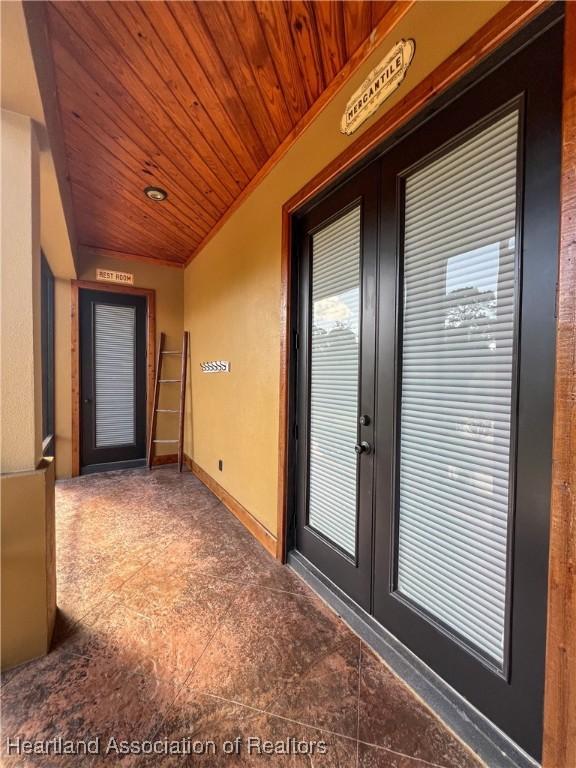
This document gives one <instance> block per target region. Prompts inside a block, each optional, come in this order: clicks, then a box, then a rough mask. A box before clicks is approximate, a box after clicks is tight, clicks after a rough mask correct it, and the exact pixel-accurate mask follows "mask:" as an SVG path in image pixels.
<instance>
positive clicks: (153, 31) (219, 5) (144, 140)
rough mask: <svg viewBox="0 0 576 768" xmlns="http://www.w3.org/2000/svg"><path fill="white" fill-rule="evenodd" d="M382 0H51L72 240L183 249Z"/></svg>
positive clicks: (226, 203) (342, 57)
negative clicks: (159, 191)
mask: <svg viewBox="0 0 576 768" xmlns="http://www.w3.org/2000/svg"><path fill="white" fill-rule="evenodd" d="M393 5H394V3H393V2H361V1H358V0H350V1H346V2H336V1H335V0H328V1H326V2H303V1H302V0H290V2H278V1H277V0H271V1H266V2H264V1H260V0H257V1H256V2H252V1H245V2H169V3H163V2H142V3H140V2H110V3H105V2H54V3H50V4H49V5H48V6H47V18H48V29H49V38H50V45H51V52H52V57H53V61H54V69H55V77H56V85H57V92H58V99H59V108H60V113H61V118H62V120H61V122H62V126H63V133H64V142H65V147H66V155H67V163H68V169H67V171H68V174H69V177H70V184H71V189H72V198H73V208H74V218H75V223H76V228H77V231H78V241H79V244H80V246H81V247H83V248H88V249H98V250H100V251H107V252H112V253H117V254H125V255H136V256H139V257H146V258H154V259H157V260H159V261H162V262H169V263H174V264H176V265H180V264H184V263H186V261H187V260H188V259H189V258H190V257H191V256H192V255H193V254H194V252H195V251H196V250H197V249H198V247H199V246H200V244H201V243H202V242H203V241H204V240H205V238H206V237H207V236H208V235H209V233H210V232H211V231H212V229H213V228H214V227H215V226H216V225H217V223H218V221H219V220H220V219H221V218H222V216H223V215H224V214H225V213H226V211H227V210H228V209H229V208H230V206H231V205H232V204H233V203H234V201H235V200H236V199H237V198H238V196H239V195H240V194H241V192H242V190H243V189H244V188H245V187H246V185H247V184H248V183H249V182H250V181H251V180H252V179H253V178H254V177H255V176H256V174H257V173H258V172H259V171H260V170H261V169H262V167H263V166H264V165H265V164H266V163H267V161H269V159H270V158H271V156H272V155H273V154H274V152H275V151H276V150H278V147H279V146H280V145H281V144H282V142H283V141H284V140H285V139H286V138H287V137H288V136H289V135H290V134H291V132H293V130H294V129H295V127H296V126H298V124H299V123H300V122H301V121H302V119H303V118H304V116H305V115H306V113H307V112H308V110H310V109H311V107H312V106H313V105H314V103H315V102H316V100H317V99H318V97H319V96H320V95H321V94H322V93H323V91H324V90H325V89H326V88H327V87H328V86H329V84H330V83H331V82H332V81H333V80H334V78H335V77H336V75H337V74H338V73H339V72H340V71H341V70H342V68H343V67H344V66H345V64H346V62H347V61H348V60H349V59H350V57H351V56H352V55H353V54H354V52H355V51H356V50H357V49H358V48H359V46H360V45H361V44H362V42H363V41H364V40H365V39H366V38H367V37H368V36H369V34H370V32H371V30H372V29H373V28H374V27H375V26H376V25H377V24H378V23H379V22H380V21H381V20H382V19H383V18H384V16H385V15H386V14H388V13H390V11H391V9H392V6H393ZM149 185H153V186H156V185H157V186H160V187H162V188H164V189H165V190H167V192H168V199H167V200H166V201H164V202H162V203H157V202H152V201H150V200H149V199H148V198H147V197H146V196H145V195H144V193H143V190H144V188H145V187H146V186H149Z"/></svg>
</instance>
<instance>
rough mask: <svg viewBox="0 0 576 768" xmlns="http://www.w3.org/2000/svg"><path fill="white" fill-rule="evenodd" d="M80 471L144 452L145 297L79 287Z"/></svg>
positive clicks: (132, 459) (135, 461)
mask: <svg viewBox="0 0 576 768" xmlns="http://www.w3.org/2000/svg"><path fill="white" fill-rule="evenodd" d="M80 360H81V382H80V387H81V392H80V413H81V425H80V428H81V467H82V471H94V470H95V469H113V468H119V467H121V466H123V467H126V466H138V465H139V464H141V463H143V462H144V461H145V455H146V298H145V297H144V296H133V295H130V294H121V293H115V292H114V293H113V292H108V291H91V290H85V289H82V290H81V291H80Z"/></svg>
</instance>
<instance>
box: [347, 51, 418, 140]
mask: <svg viewBox="0 0 576 768" xmlns="http://www.w3.org/2000/svg"><path fill="white" fill-rule="evenodd" d="M415 47H416V44H415V43H414V40H400V41H399V42H398V43H396V45H395V46H394V47H393V48H392V49H391V50H389V51H388V53H387V54H386V56H385V57H384V58H383V59H382V61H381V62H380V64H378V66H377V67H376V68H375V69H373V70H372V72H370V74H369V75H368V77H367V78H366V80H364V82H363V83H362V85H361V86H360V88H358V90H357V91H355V92H354V93H353V94H352V96H351V97H350V99H349V101H348V103H347V104H346V110H345V112H344V114H343V115H342V121H341V123H340V131H341V132H342V133H345V134H347V135H348V136H349V135H350V134H352V133H354V131H356V130H357V129H358V128H360V126H361V125H362V123H363V122H364V121H365V120H367V119H368V118H369V117H370V116H371V115H373V114H374V112H376V110H377V109H378V107H379V106H380V105H381V104H383V103H384V102H385V101H386V99H387V98H388V97H389V96H391V95H392V94H393V93H394V91H395V90H396V89H397V88H398V87H399V85H400V83H401V82H402V81H403V80H404V77H405V76H406V72H407V70H408V67H409V66H410V63H411V62H412V59H413V58H414V50H415Z"/></svg>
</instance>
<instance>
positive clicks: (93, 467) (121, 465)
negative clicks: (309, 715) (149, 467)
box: [80, 458, 146, 475]
mask: <svg viewBox="0 0 576 768" xmlns="http://www.w3.org/2000/svg"><path fill="white" fill-rule="evenodd" d="M145 466H146V459H145V458H144V459H129V460H128V461H107V462H105V463H103V464H87V465H86V466H85V467H81V468H80V474H81V475H93V474H94V473H95V472H116V471H118V470H119V469H136V468H137V467H145Z"/></svg>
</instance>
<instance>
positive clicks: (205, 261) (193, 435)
mask: <svg viewBox="0 0 576 768" xmlns="http://www.w3.org/2000/svg"><path fill="white" fill-rule="evenodd" d="M503 5H504V3H502V2H482V3H468V2H448V3H447V2H420V3H417V4H416V5H415V6H414V7H413V8H412V9H411V10H410V11H409V13H408V14H407V15H406V16H405V17H404V19H403V20H402V21H401V22H400V24H399V25H398V26H397V27H396V29H395V30H394V31H393V32H392V34H391V35H390V36H389V37H388V39H387V40H385V41H384V42H383V44H382V45H381V46H380V47H379V49H378V50H376V51H375V52H374V53H373V54H372V55H371V56H370V58H369V59H368V61H367V62H365V64H364V65H363V66H362V67H361V68H360V69H359V71H358V72H357V73H356V74H355V75H354V77H353V78H352V79H351V80H350V81H349V82H348V83H347V84H346V86H345V88H344V89H342V90H341V91H340V93H338V94H337V95H336V96H335V97H334V98H333V100H332V101H331V102H330V103H329V104H328V106H327V107H326V108H325V109H324V110H323V112H322V113H321V114H320V115H319V116H318V117H317V118H316V119H315V121H314V122H313V123H312V124H311V125H310V126H309V127H308V128H307V130H306V131H305V132H304V133H303V134H302V136H301V137H300V138H299V139H298V140H297V142H296V143H295V144H294V145H293V146H292V148H291V149H290V150H289V152H288V153H287V154H286V155H285V156H284V158H283V159H282V160H281V161H280V162H279V163H278V164H277V165H276V166H275V168H274V169H273V171H272V172H271V173H270V174H269V175H268V176H267V177H266V179H264V181H263V182H262V183H261V184H260V185H259V187H258V188H257V189H256V190H255V191H254V192H253V193H252V194H251V195H250V197H249V198H248V199H247V200H246V201H245V202H244V203H243V205H242V206H241V207H240V208H239V209H238V210H237V211H236V212H235V213H234V215H233V216H232V217H231V218H230V220H229V221H228V222H227V223H226V224H225V225H224V227H223V228H222V229H221V230H220V232H219V233H218V234H217V235H216V236H215V237H214V238H213V240H211V241H210V242H209V243H208V245H207V246H206V247H205V248H204V249H203V251H202V252H201V253H200V254H199V255H198V256H197V257H196V259H195V260H194V261H193V262H192V263H191V264H190V265H189V266H188V267H187V269H186V272H185V276H184V326H185V328H186V329H187V330H189V331H190V334H191V372H192V376H191V380H190V389H189V394H190V396H189V398H188V402H189V404H190V405H189V408H188V413H187V424H186V452H187V453H188V454H189V455H191V456H192V457H193V458H194V460H195V461H196V462H197V463H198V464H199V465H200V466H201V467H202V468H203V469H204V470H205V471H206V472H208V474H210V475H211V476H212V477H214V478H215V479H216V480H217V481H218V482H219V483H220V484H221V485H222V486H223V487H224V488H225V489H226V490H227V491H228V492H229V493H230V494H232V496H234V497H235V498H236V499H237V500H238V501H239V502H240V503H241V504H243V505H244V506H245V507H246V508H247V509H248V510H249V511H250V512H251V513H252V514H253V515H254V516H255V517H256V518H257V519H258V520H260V521H261V522H262V524H263V525H264V526H265V527H266V528H267V529H268V530H269V531H270V532H271V533H273V534H276V516H277V499H276V493H277V482H278V403H279V359H280V348H279V332H280V314H279V313H280V252H281V209H282V205H283V204H284V202H285V201H286V200H288V199H289V198H290V197H291V196H292V195H293V194H295V193H296V192H297V191H298V190H299V189H300V188H301V187H302V186H303V185H304V184H305V183H306V182H307V181H308V180H309V179H311V178H312V177H313V176H314V175H315V174H316V173H318V172H319V171H320V170H321V169H322V168H324V167H325V166H326V165H327V164H328V163H329V162H330V161H331V160H332V159H334V158H335V157H336V156H337V155H338V154H339V153H340V152H342V151H343V150H344V149H345V148H346V147H347V146H349V144H350V143H351V141H352V139H351V138H350V137H346V136H343V135H342V134H340V133H339V124H340V118H341V116H342V113H343V111H344V107H345V104H346V101H347V100H348V98H349V96H350V94H351V93H352V92H353V91H354V90H356V88H358V87H359V86H360V84H361V83H362V81H363V79H364V78H365V77H366V76H367V74H368V72H369V71H370V70H371V69H372V68H373V67H374V66H375V65H376V64H377V63H378V62H379V61H380V60H381V59H382V57H383V55H384V54H385V53H386V52H387V51H388V50H389V49H390V48H391V46H392V45H393V44H394V43H395V42H397V41H398V40H399V39H401V38H409V37H411V38H414V39H415V41H416V53H415V57H414V60H413V63H412V65H411V67H410V69H409V71H408V73H407V76H406V79H405V81H404V83H403V84H402V86H401V87H400V88H399V89H398V91H397V92H396V94H395V95H394V96H392V97H391V98H390V99H389V101H387V102H386V103H385V105H383V107H381V108H380V110H379V111H378V112H377V114H376V117H379V116H381V115H382V114H383V113H384V112H385V111H386V110H387V109H390V108H391V107H392V106H394V104H395V103H396V102H397V101H398V100H399V99H401V98H403V97H404V96H405V95H406V94H407V93H408V92H409V91H410V89H411V88H413V87H414V86H415V85H416V84H417V83H418V82H419V81H421V80H422V79H423V78H424V77H426V75H428V74H429V73H430V72H431V71H432V70H433V69H434V68H435V67H436V66H438V65H439V64H440V63H441V62H442V61H443V60H444V59H445V58H446V57H447V56H448V55H450V54H451V53H452V52H453V51H455V50H456V49H457V48H458V47H459V46H460V45H461V44H462V43H463V42H464V41H465V40H467V39H468V38H469V37H470V36H471V35H472V34H473V33H474V32H475V31H476V30H477V29H478V28H479V27H481V26H482V25H483V24H484V23H485V22H486V21H487V20H488V19H489V18H490V17H491V16H493V15H494V14H495V13H496V12H497V11H498V10H499V9H500V8H501V7H502V6H503ZM374 119H375V118H372V119H371V120H369V121H367V123H365V125H364V126H363V128H362V129H360V131H359V132H357V133H356V134H355V135H354V138H356V137H357V136H358V135H359V133H360V132H361V131H362V130H366V129H367V128H368V126H369V125H370V124H371V123H372V122H373V121H374ZM217 359H226V360H230V361H231V366H232V370H231V373H230V374H217V375H212V374H203V373H201V371H200V367H199V364H200V362H201V361H202V360H217ZM220 458H221V459H223V461H224V470H223V472H219V471H218V459H220Z"/></svg>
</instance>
